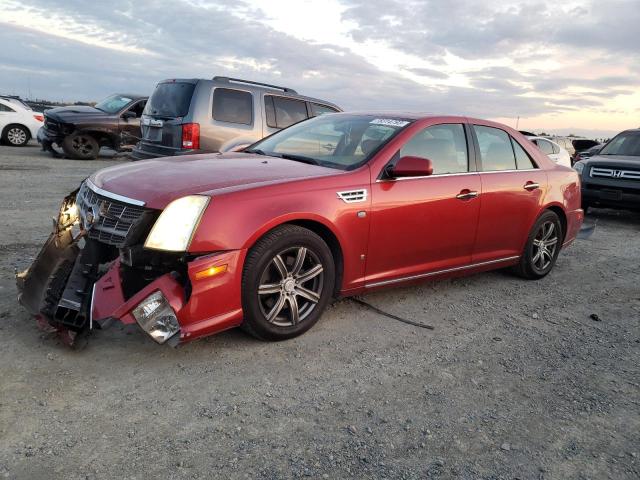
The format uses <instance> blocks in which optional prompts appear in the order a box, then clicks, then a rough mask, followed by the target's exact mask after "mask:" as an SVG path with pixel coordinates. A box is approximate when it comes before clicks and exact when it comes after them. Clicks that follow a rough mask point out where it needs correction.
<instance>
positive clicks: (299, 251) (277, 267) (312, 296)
mask: <svg viewBox="0 0 640 480" xmlns="http://www.w3.org/2000/svg"><path fill="white" fill-rule="evenodd" d="M323 284H324V267H323V265H322V262H321V261H320V259H319V257H318V255H316V254H315V253H314V252H313V251H311V250H310V249H308V248H305V247H292V248H288V249H286V250H283V251H281V252H280V253H279V254H277V255H276V256H274V257H273V258H272V259H271V261H270V262H269V263H268V264H267V266H266V268H265V270H264V272H263V273H262V275H261V277H260V282H259V285H258V292H257V293H258V303H259V305H260V310H261V311H262V314H263V315H264V317H265V318H266V320H267V321H268V322H269V323H272V324H273V325H276V326H279V327H292V326H295V325H297V324H299V323H300V322H303V321H304V320H305V319H306V318H307V317H308V316H309V315H310V314H311V312H313V310H314V309H315V308H316V305H317V304H318V302H319V301H320V297H321V295H322V288H323Z"/></svg>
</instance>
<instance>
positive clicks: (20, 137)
mask: <svg viewBox="0 0 640 480" xmlns="http://www.w3.org/2000/svg"><path fill="white" fill-rule="evenodd" d="M7 140H9V143H11V144H12V145H23V144H24V143H26V141H27V132H25V131H24V130H23V129H22V128H18V127H14V128H11V129H10V130H9V131H8V132H7Z"/></svg>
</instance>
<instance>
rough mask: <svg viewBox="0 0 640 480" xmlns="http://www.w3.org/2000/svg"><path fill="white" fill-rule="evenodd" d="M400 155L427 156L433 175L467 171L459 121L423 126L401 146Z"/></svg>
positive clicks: (462, 135) (465, 141) (465, 149)
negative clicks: (423, 127) (431, 163)
mask: <svg viewBox="0 0 640 480" xmlns="http://www.w3.org/2000/svg"><path fill="white" fill-rule="evenodd" d="M400 156H401V157H405V156H414V157H422V158H428V159H429V160H431V162H433V174H434V175H438V174H443V173H461V172H468V171H469V158H468V155H467V140H466V138H465V135H464V127H463V126H462V124H459V123H455V124H454V123H452V124H444V125H434V126H432V127H428V128H425V129H424V130H422V131H421V132H418V133H417V134H416V135H414V136H413V137H412V138H411V139H410V140H409V141H408V142H407V143H405V144H404V145H403V146H402V148H401V149H400Z"/></svg>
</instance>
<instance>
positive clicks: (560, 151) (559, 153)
mask: <svg viewBox="0 0 640 480" xmlns="http://www.w3.org/2000/svg"><path fill="white" fill-rule="evenodd" d="M527 138H528V139H529V140H530V141H531V142H532V143H534V144H535V145H537V146H538V148H539V149H540V150H542V151H543V152H544V153H546V154H547V156H548V157H549V158H550V159H551V160H553V161H554V162H556V163H557V164H558V165H564V166H565V167H569V168H571V155H569V152H567V151H566V150H565V149H564V148H562V147H561V146H560V145H558V144H557V143H556V142H552V141H551V140H549V139H548V138H544V137H531V136H527Z"/></svg>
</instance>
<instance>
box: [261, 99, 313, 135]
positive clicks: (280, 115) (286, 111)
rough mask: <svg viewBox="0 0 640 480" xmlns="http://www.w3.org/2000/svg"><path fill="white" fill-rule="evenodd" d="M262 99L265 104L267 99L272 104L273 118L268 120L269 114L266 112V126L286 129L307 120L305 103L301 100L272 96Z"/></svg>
mask: <svg viewBox="0 0 640 480" xmlns="http://www.w3.org/2000/svg"><path fill="white" fill-rule="evenodd" d="M264 98H265V102H266V103H267V104H268V101H269V99H271V101H272V102H273V112H274V113H273V117H275V118H271V119H270V113H269V110H267V125H269V126H270V127H273V128H287V127H288V126H289V125H293V124H294V123H298V122H299V121H301V120H305V119H307V118H308V115H307V103H306V102H303V101H302V100H296V99H294V98H285V97H277V96H274V95H266V96H265V97H264ZM270 120H271V123H270ZM274 120H275V121H274Z"/></svg>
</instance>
